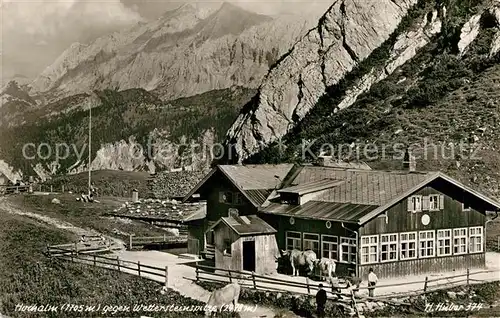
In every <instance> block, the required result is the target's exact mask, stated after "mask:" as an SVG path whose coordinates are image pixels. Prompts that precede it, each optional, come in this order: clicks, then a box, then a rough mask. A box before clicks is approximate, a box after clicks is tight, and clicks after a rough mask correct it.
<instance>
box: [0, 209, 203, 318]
mask: <svg viewBox="0 0 500 318" xmlns="http://www.w3.org/2000/svg"><path fill="white" fill-rule="evenodd" d="M0 217H1V218H2V222H0V239H1V240H2V245H1V246H0V255H1V256H2V257H0V273H2V275H0V290H1V291H2V292H1V293H0V312H1V313H2V314H6V315H8V316H11V317H102V316H106V317H113V316H114V317H134V316H135V317H137V316H139V315H146V316H154V317H179V313H176V312H161V313H152V312H145V311H142V312H135V313H134V312H124V311H121V312H115V313H113V312H107V313H103V308H104V306H131V308H132V306H134V305H136V304H143V305H164V306H169V305H184V306H190V305H201V306H203V305H204V304H203V303H201V302H198V301H195V300H192V299H188V298H185V297H182V296H181V295H179V294H178V293H176V292H174V291H171V290H169V291H168V292H167V293H165V294H161V293H160V290H161V288H162V286H161V285H160V284H158V283H155V282H152V281H149V280H146V279H142V278H139V277H135V276H132V275H128V274H124V273H119V272H115V271H110V270H106V269H99V268H93V267H91V266H86V265H80V264H74V263H70V262H66V261H61V260H57V259H49V258H47V257H46V256H45V255H44V254H43V253H42V251H43V248H44V246H45V244H46V243H47V242H51V243H64V242H67V241H68V240H71V239H74V237H72V236H71V235H69V234H68V233H66V232H63V231H61V230H56V229H52V228H49V227H48V226H46V225H43V224H40V223H38V222H36V221H34V220H31V219H27V218H24V217H21V216H17V215H13V214H9V213H6V212H5V211H1V210H0ZM66 303H69V304H75V305H84V306H87V305H88V306H93V305H98V304H101V310H100V311H99V312H83V313H82V312H67V311H66V312H62V311H59V312H44V313H26V312H24V313H20V312H16V311H15V308H16V305H17V304H24V305H53V306H62V305H63V304H66ZM182 316H183V317H186V318H189V317H202V315H201V314H200V313H190V312H183V313H182Z"/></svg>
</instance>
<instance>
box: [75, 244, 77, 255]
mask: <svg viewBox="0 0 500 318" xmlns="http://www.w3.org/2000/svg"><path fill="white" fill-rule="evenodd" d="M75 253H76V255H78V243H75Z"/></svg>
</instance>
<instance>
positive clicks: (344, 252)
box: [340, 237, 357, 263]
mask: <svg viewBox="0 0 500 318" xmlns="http://www.w3.org/2000/svg"><path fill="white" fill-rule="evenodd" d="M340 251H341V255H340V261H341V262H345V263H356V253H357V251H356V239H352V238H347V237H341V238H340Z"/></svg>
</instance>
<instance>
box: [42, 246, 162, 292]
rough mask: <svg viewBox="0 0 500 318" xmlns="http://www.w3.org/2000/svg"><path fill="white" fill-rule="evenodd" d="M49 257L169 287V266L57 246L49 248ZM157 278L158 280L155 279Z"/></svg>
mask: <svg viewBox="0 0 500 318" xmlns="http://www.w3.org/2000/svg"><path fill="white" fill-rule="evenodd" d="M46 253H47V255H48V256H49V257H55V258H58V259H62V260H67V261H71V262H76V263H80V264H86V265H92V266H96V267H101V268H106V269H111V270H117V271H119V272H124V273H128V274H133V275H137V276H140V277H144V278H148V279H151V280H154V281H158V280H161V281H163V282H165V286H166V287H168V266H165V267H163V268H160V267H156V266H151V265H146V264H141V262H140V261H137V262H131V261H126V260H122V259H120V258H119V257H118V256H117V257H109V256H104V255H98V254H96V253H95V251H90V250H86V251H82V250H80V251H77V250H75V249H66V248H61V247H57V246H48V248H47V251H46ZM155 278H156V279H155Z"/></svg>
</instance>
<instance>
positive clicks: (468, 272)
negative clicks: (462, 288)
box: [467, 268, 471, 298]
mask: <svg viewBox="0 0 500 318" xmlns="http://www.w3.org/2000/svg"><path fill="white" fill-rule="evenodd" d="M469 277H470V271H469V269H468V268H467V291H468V293H469V298H470V297H471V296H470V285H469V284H470V280H469Z"/></svg>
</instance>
